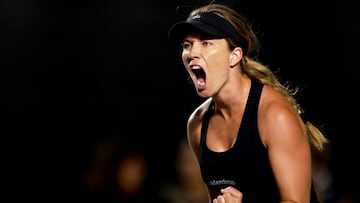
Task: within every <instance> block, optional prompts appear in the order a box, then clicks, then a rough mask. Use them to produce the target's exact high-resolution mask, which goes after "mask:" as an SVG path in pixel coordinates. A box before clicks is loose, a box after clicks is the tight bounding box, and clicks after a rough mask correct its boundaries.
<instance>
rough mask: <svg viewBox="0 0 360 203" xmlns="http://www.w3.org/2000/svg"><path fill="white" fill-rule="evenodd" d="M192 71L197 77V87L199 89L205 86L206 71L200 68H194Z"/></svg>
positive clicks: (195, 80)
mask: <svg viewBox="0 0 360 203" xmlns="http://www.w3.org/2000/svg"><path fill="white" fill-rule="evenodd" d="M191 70H192V72H193V73H194V76H195V78H194V82H195V85H196V86H197V87H198V88H200V87H203V86H205V81H206V74H205V71H204V70H203V69H202V68H201V67H200V66H193V67H192V68H191Z"/></svg>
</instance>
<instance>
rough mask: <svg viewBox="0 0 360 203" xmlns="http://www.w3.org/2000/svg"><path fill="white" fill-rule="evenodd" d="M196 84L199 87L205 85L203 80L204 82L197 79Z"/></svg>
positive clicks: (201, 79)
mask: <svg viewBox="0 0 360 203" xmlns="http://www.w3.org/2000/svg"><path fill="white" fill-rule="evenodd" d="M197 84H198V85H200V86H204V85H205V80H204V78H198V79H197Z"/></svg>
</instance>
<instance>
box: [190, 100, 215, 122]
mask: <svg viewBox="0 0 360 203" xmlns="http://www.w3.org/2000/svg"><path fill="white" fill-rule="evenodd" d="M211 100H212V99H211V98H209V99H207V100H205V101H204V102H203V103H201V104H200V105H199V106H198V107H197V108H196V109H195V110H194V111H193V112H192V113H191V115H190V117H189V119H188V125H194V124H196V123H198V122H201V121H202V119H203V117H204V115H205V113H206V111H207V110H208V108H209V105H210V103H211Z"/></svg>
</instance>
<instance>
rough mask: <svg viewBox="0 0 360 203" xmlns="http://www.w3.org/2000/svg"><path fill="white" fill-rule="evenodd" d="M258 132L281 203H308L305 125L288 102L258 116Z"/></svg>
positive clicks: (308, 170)
mask: <svg viewBox="0 0 360 203" xmlns="http://www.w3.org/2000/svg"><path fill="white" fill-rule="evenodd" d="M259 130H260V135H261V138H262V140H263V143H264V145H265V146H266V147H267V149H268V155H269V160H270V164H271V167H272V169H273V173H274V176H275V179H276V182H277V184H278V187H279V190H280V195H281V200H292V201H295V202H308V201H309V200H310V187H311V150H310V144H309V141H308V137H307V135H306V130H305V128H304V125H303V123H302V121H301V119H299V116H298V114H297V112H296V111H294V109H293V108H292V106H291V105H288V104H286V103H281V102H280V103H277V102H275V103H274V104H271V105H269V106H267V107H266V108H265V109H263V110H262V113H261V115H260V116H259Z"/></svg>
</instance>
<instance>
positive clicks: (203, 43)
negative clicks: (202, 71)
mask: <svg viewBox="0 0 360 203" xmlns="http://www.w3.org/2000/svg"><path fill="white" fill-rule="evenodd" d="M202 45H203V46H204V47H207V46H210V45H211V43H210V42H209V41H207V40H205V41H203V42H202Z"/></svg>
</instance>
